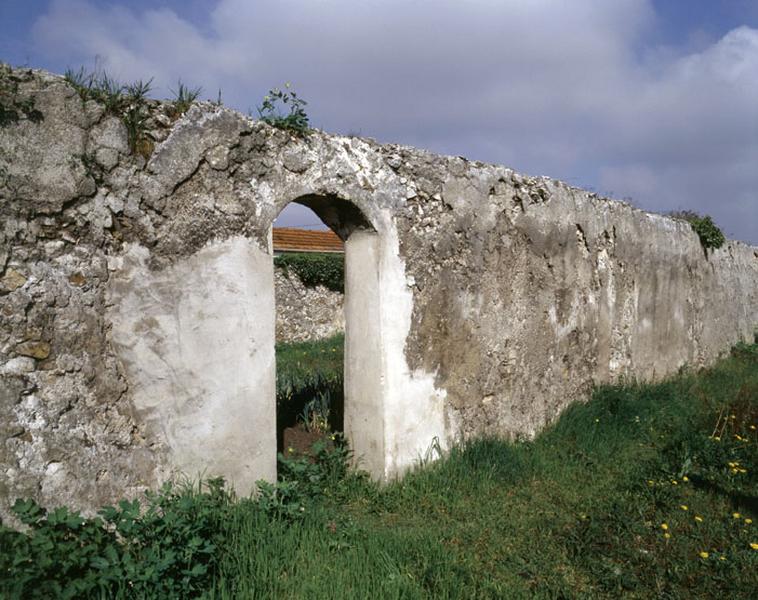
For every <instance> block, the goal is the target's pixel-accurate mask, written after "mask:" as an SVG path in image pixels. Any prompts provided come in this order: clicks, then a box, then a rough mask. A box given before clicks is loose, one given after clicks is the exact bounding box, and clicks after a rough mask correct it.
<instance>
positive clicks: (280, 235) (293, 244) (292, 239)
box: [272, 227, 345, 252]
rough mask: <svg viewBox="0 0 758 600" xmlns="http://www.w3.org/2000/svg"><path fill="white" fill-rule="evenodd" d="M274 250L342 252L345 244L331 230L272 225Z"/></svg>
mask: <svg viewBox="0 0 758 600" xmlns="http://www.w3.org/2000/svg"><path fill="white" fill-rule="evenodd" d="M272 231H273V238H274V252H344V251H345V245H344V244H343V243H342V240H341V239H340V238H339V237H337V234H336V233H334V232H333V231H332V230H330V229H327V230H325V231H313V230H309V229H296V228H294V227H274V228H273V230H272Z"/></svg>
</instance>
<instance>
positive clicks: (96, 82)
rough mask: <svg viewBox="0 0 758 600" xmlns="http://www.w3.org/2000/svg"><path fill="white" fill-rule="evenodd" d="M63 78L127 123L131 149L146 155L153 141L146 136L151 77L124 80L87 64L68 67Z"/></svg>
mask: <svg viewBox="0 0 758 600" xmlns="http://www.w3.org/2000/svg"><path fill="white" fill-rule="evenodd" d="M64 78H65V79H66V81H68V83H69V84H70V85H71V86H73V88H74V89H75V90H76V91H77V92H78V93H79V96H80V97H81V99H82V100H83V101H87V100H94V101H96V102H99V103H100V104H102V105H103V106H104V108H105V111H106V112H107V113H108V114H112V115H115V116H118V117H119V118H120V119H121V121H122V122H123V123H124V126H125V127H126V132H127V138H128V141H129V150H130V151H131V152H132V153H133V154H134V153H136V154H139V155H141V156H142V157H143V158H145V159H147V158H149V157H150V154H151V153H152V151H153V148H154V144H153V142H152V140H150V139H149V138H148V137H147V135H146V134H147V127H146V123H147V118H148V114H147V99H148V94H149V93H150V90H151V89H152V82H153V80H152V79H149V80H147V81H143V80H141V79H140V80H137V81H135V82H133V83H129V84H121V83H119V82H118V81H117V80H116V79H114V78H113V77H111V76H110V75H108V74H107V73H106V72H105V71H94V72H87V71H86V70H85V69H84V67H81V68H80V69H79V70H77V71H74V70H72V69H67V70H66V73H65V75H64Z"/></svg>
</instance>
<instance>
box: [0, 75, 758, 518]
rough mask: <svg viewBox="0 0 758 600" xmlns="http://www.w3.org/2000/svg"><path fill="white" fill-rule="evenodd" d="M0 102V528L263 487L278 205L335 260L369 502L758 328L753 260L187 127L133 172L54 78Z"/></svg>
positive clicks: (161, 117) (680, 238) (467, 178)
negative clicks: (27, 513) (337, 254)
mask: <svg viewBox="0 0 758 600" xmlns="http://www.w3.org/2000/svg"><path fill="white" fill-rule="evenodd" d="M0 84H2V85H3V86H4V88H3V89H4V90H6V91H5V92H4V95H3V96H2V98H3V101H8V96H9V94H10V95H11V96H12V100H13V101H16V100H18V101H24V100H27V99H28V100H32V101H33V102H34V106H35V108H36V109H37V110H39V111H40V112H41V114H42V120H41V121H40V122H33V121H31V120H28V119H26V118H23V116H22V118H20V120H19V121H18V122H17V123H11V124H7V125H6V126H4V127H3V128H2V129H0V224H1V225H0V315H1V316H2V320H0V376H1V379H0V443H1V445H0V499H1V500H2V502H0V511H2V512H3V514H5V510H6V508H7V502H8V501H9V500H10V501H12V499H13V498H15V497H18V496H33V497H36V498H37V499H38V500H40V501H41V502H42V503H43V504H57V503H67V504H70V505H73V506H76V507H78V508H88V509H91V508H93V507H96V506H98V505H100V504H102V503H104V502H109V501H113V500H114V499H116V498H118V497H120V496H123V495H133V494H135V493H137V492H138V491H140V490H142V489H144V488H145V487H154V486H156V485H158V484H159V483H160V482H161V481H163V480H165V479H166V478H168V477H171V476H173V475H176V474H178V473H186V474H189V475H190V476H195V475H197V474H199V473H205V474H206V475H216V474H220V475H224V476H226V477H227V478H228V479H229V480H230V481H232V483H233V484H234V485H236V486H237V488H238V489H239V490H240V491H241V492H242V493H246V492H247V491H249V490H251V489H252V488H253V482H254V481H255V480H256V479H259V478H267V479H271V478H273V477H274V473H275V465H276V463H275V448H276V446H275V440H274V432H275V414H274V410H275V409H274V352H273V347H274V329H275V327H274V322H275V316H274V280H275V275H274V269H273V263H272V253H271V248H270V245H269V241H268V240H269V232H270V228H271V224H272V222H273V220H274V219H275V218H276V216H277V215H278V213H279V212H280V211H281V210H282V208H283V207H284V206H285V205H286V204H288V203H289V202H292V201H297V202H300V203H302V204H305V205H306V206H309V207H311V208H312V209H313V210H314V211H315V212H317V214H319V216H320V217H321V218H322V220H324V222H326V223H327V224H328V225H330V226H331V227H332V228H333V229H334V230H335V232H337V234H338V235H340V236H341V237H342V238H343V239H345V240H346V272H347V273H346V281H347V283H346V285H347V287H346V298H345V305H346V306H345V321H346V399H345V415H346V416H345V419H346V423H345V427H346V431H347V434H348V436H349V437H350V439H351V442H352V444H353V446H354V448H355V449H356V452H357V453H358V455H359V456H361V457H363V458H365V460H364V465H366V466H367V467H368V468H369V469H370V470H371V472H372V473H373V474H374V475H375V476H376V477H383V478H386V477H393V476H395V475H396V474H398V473H401V472H402V471H403V470H404V469H406V468H408V466H410V465H411V464H413V463H414V462H415V461H416V460H418V458H420V457H422V456H424V455H426V454H427V453H428V451H429V449H430V448H433V447H437V444H436V442H438V443H439V447H441V448H442V449H443V450H444V449H446V448H448V447H449V446H450V444H452V443H454V442H455V441H456V440H460V439H462V438H466V437H470V436H472V435H478V434H483V433H487V434H496V435H503V436H531V435H533V434H534V433H535V432H536V431H538V430H539V429H540V428H541V427H543V426H544V425H545V424H546V423H548V422H549V421H551V420H552V419H554V418H555V417H556V416H557V415H558V414H559V412H560V411H561V409H562V408H564V407H565V406H567V405H568V404H569V403H571V402H574V401H577V400H580V399H582V398H584V397H586V392H587V390H588V389H589V387H590V386H591V385H592V384H594V383H598V382H605V381H613V380H615V379H617V378H619V377H621V376H633V377H637V378H640V379H654V378H660V377H663V376H665V375H667V374H670V373H673V372H675V371H676V370H677V369H678V368H680V367H681V366H682V365H685V364H690V365H694V366H700V365H705V364H707V363H709V362H711V361H713V360H714V359H715V358H716V357H717V356H718V355H719V354H720V353H722V352H724V351H725V350H727V349H728V348H729V347H730V346H731V345H732V344H733V343H735V342H736V341H738V340H740V339H744V340H752V338H753V332H754V329H755V327H756V325H758V249H756V248H754V247H750V246H747V245H745V244H741V243H737V242H728V243H727V244H726V245H725V246H724V247H723V248H722V249H720V250H717V251H715V252H709V253H707V254H706V253H704V252H703V249H702V248H701V246H700V243H699V241H698V238H697V236H696V235H695V234H694V233H693V232H692V231H691V229H690V227H689V226H688V225H687V224H685V223H682V222H679V221H675V220H672V219H669V218H666V217H662V216H659V215H655V214H649V213H646V212H643V211H640V210H638V209H635V208H633V207H631V206H629V205H626V204H623V203H620V202H615V201H610V200H607V199H604V198H599V197H598V196H596V195H595V194H592V193H589V192H586V191H584V190H579V189H576V188H572V187H570V186H568V185H566V184H565V183H562V182H559V181H555V180H552V179H549V178H545V177H528V176H525V175H521V174H518V173H515V172H514V171H512V170H511V169H508V168H506V167H501V166H494V165H486V164H482V163H478V162H471V161H467V160H465V159H462V158H458V157H446V156H437V155H434V154H431V153H428V152H424V151H421V150H417V149H413V148H407V147H401V146H396V145H378V144H376V143H374V142H373V141H371V140H365V139H358V138H346V137H340V136H331V135H327V134H324V133H321V132H318V131H314V132H312V133H311V134H309V135H308V136H306V137H295V136H292V135H289V134H288V133H286V132H283V131H280V130H277V129H273V128H271V127H269V126H267V125H265V124H263V123H261V122H256V121H253V120H251V119H249V118H247V117H245V116H243V115H241V114H239V113H236V112H234V111H232V110H228V109H225V108H223V107H218V106H215V105H212V104H198V105H195V106H193V107H192V108H191V109H190V110H189V111H188V112H187V113H186V114H185V115H183V116H182V117H181V118H179V119H178V120H176V116H175V115H174V114H173V112H172V111H171V110H170V107H169V106H167V105H166V104H164V103H160V102H153V101H151V102H150V103H149V106H148V110H149V119H148V120H147V122H146V132H145V135H146V139H148V140H150V141H151V143H150V144H147V147H148V148H149V147H150V146H152V145H153V144H154V146H155V147H154V150H153V151H152V153H151V154H149V155H148V154H147V153H145V154H146V156H147V158H146V157H145V156H142V155H140V154H135V153H133V152H131V151H130V145H129V144H128V138H127V132H126V129H125V127H124V125H123V123H122V122H121V120H120V118H119V116H118V115H109V114H107V113H106V112H105V110H104V108H103V107H102V106H100V105H98V104H97V103H96V102H94V101H86V102H85V101H83V100H82V99H81V98H80V97H79V95H78V94H77V92H76V91H75V90H74V89H72V88H71V87H70V86H69V85H68V84H67V83H66V82H64V81H63V80H62V78H60V77H57V76H54V75H51V74H48V73H44V72H39V71H28V70H13V71H12V70H10V69H8V68H7V67H0ZM8 90H11V92H8ZM664 192H665V191H662V193H664ZM279 279H280V280H281V277H279ZM280 282H281V281H280Z"/></svg>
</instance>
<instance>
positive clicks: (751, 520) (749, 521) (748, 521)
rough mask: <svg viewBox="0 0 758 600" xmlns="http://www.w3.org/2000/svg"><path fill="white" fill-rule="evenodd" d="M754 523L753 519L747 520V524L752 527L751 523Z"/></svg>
mask: <svg viewBox="0 0 758 600" xmlns="http://www.w3.org/2000/svg"><path fill="white" fill-rule="evenodd" d="M752 522H753V519H745V524H746V525H750V523H752Z"/></svg>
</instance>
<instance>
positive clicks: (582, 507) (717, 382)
mask: <svg viewBox="0 0 758 600" xmlns="http://www.w3.org/2000/svg"><path fill="white" fill-rule="evenodd" d="M756 356H758V350H757V347H756V346H741V347H739V348H738V349H737V350H736V352H735V353H734V355H733V356H732V357H730V358H728V359H726V360H724V361H721V362H720V363H719V364H718V365H716V366H715V367H714V368H712V369H710V370H707V371H703V372H700V373H689V372H685V373H682V374H680V375H679V376H677V377H674V378H672V379H670V380H668V381H664V382H662V383H658V384H654V385H643V384H636V383H630V384H627V385H618V386H607V387H603V388H600V389H598V390H597V391H596V392H595V393H594V395H593V397H592V399H591V400H590V401H589V402H587V403H586V404H579V405H575V406H573V407H571V408H569V409H568V410H567V411H566V412H565V413H564V414H563V415H562V417H561V418H560V419H559V420H558V421H557V422H556V423H555V424H554V425H553V426H552V427H550V428H549V429H548V430H547V431H545V432H544V433H543V434H542V435H540V436H538V437H537V439H536V440H534V441H533V442H521V443H506V442H503V441H500V440H494V439H483V440H476V441H472V442H469V443H467V444H464V445H461V446H459V447H457V448H454V449H453V450H452V451H451V452H450V454H449V456H447V457H446V458H445V459H444V460H440V461H438V462H436V463H433V464H431V465H426V466H425V467H423V468H420V469H418V470H416V471H414V472H412V473H410V474H408V475H407V476H406V477H405V478H404V479H403V480H401V481H396V482H393V483H390V484H389V485H386V486H384V487H380V486H377V485H375V484H373V483H370V482H368V481H367V480H366V479H364V478H360V477H357V476H352V477H348V478H347V479H345V480H343V482H342V483H341V484H340V485H338V486H336V487H335V488H333V489H330V490H326V493H325V495H324V496H323V498H322V499H321V500H320V502H319V503H318V505H317V507H316V508H314V509H312V510H310V511H309V512H308V513H307V514H306V515H304V516H303V519H302V521H299V522H297V523H294V524H293V523H282V522H271V521H268V520H266V519H262V518H261V517H260V516H259V515H258V516H254V515H251V514H244V513H242V514H238V515H236V517H235V518H236V519H237V521H235V525H234V527H233V531H234V534H233V538H232V539H230V540H229V547H228V552H227V553H226V554H225V559H224V561H223V563H222V567H221V571H220V578H219V581H218V585H217V586H216V588H215V590H214V594H215V597H220V598H232V597H251V598H356V597H377V598H379V597H381V598H535V597H537V598H556V597H566V598H581V597H587V598H615V597H617V596H619V595H624V596H626V597H630V598H652V597H656V598H691V597H699V598H727V597H728V598H751V597H754V592H755V590H756V589H758V551H757V550H755V549H753V547H752V546H751V544H756V543H758V532H756V530H755V527H756V525H755V523H753V522H752V521H753V520H754V519H756V518H758V514H757V512H756V509H757V507H756V499H757V498H758V479H757V478H756V474H755V468H756V467H757V466H758V464H757V463H758V461H757V460H756V458H758V457H757V456H756V448H757V447H758V446H757V445H756V444H757V443H758V439H757V437H756V430H755V426H756V425H757V424H758V412H757V411H758V359H757V358H756ZM725 419H726V421H725ZM724 421H725V423H726V424H725V425H724ZM719 423H720V425H719ZM715 427H721V429H720V430H719V431H718V433H721V435H714V428H715ZM737 436H738V437H737ZM742 440H747V441H742ZM733 464H738V465H739V468H740V469H743V470H744V471H745V472H744V473H743V472H739V471H738V472H736V473H735V472H733V471H734V468H733V467H731V466H730V465H733ZM664 526H665V527H664Z"/></svg>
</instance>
